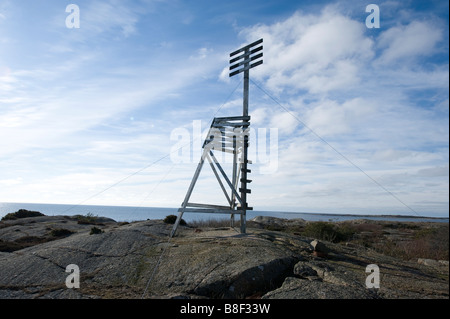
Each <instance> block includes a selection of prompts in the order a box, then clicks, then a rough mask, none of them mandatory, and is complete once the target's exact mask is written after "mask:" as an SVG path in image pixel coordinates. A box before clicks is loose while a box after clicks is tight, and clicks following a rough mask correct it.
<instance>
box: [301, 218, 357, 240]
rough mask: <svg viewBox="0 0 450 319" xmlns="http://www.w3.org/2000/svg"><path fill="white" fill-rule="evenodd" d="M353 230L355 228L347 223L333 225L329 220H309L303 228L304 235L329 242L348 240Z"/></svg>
mask: <svg viewBox="0 0 450 319" xmlns="http://www.w3.org/2000/svg"><path fill="white" fill-rule="evenodd" d="M355 232H356V231H355V229H354V228H353V227H352V226H351V225H349V224H341V225H335V224H333V223H330V222H311V223H308V224H307V225H306V226H305V227H304V229H303V235H304V236H307V237H313V238H317V239H321V240H326V241H330V242H341V241H346V240H349V239H351V238H352V237H353V235H354V234H355Z"/></svg>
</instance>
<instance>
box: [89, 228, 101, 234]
mask: <svg viewBox="0 0 450 319" xmlns="http://www.w3.org/2000/svg"><path fill="white" fill-rule="evenodd" d="M101 233H104V231H103V230H101V229H100V228H97V227H95V226H94V227H92V228H91V232H90V233H89V234H90V235H96V234H101Z"/></svg>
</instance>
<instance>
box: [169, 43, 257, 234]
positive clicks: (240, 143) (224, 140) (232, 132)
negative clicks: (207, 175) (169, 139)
mask: <svg viewBox="0 0 450 319" xmlns="http://www.w3.org/2000/svg"><path fill="white" fill-rule="evenodd" d="M262 42H263V39H260V40H258V41H256V42H253V43H251V44H249V45H246V46H244V47H242V48H240V49H239V50H236V51H234V52H232V53H230V58H231V60H230V69H229V70H230V74H229V76H230V77H232V76H234V75H237V74H239V73H242V72H244V97H243V111H242V116H233V117H216V118H214V120H213V122H212V124H211V127H210V129H209V132H208V135H207V137H206V139H205V142H204V143H203V152H202V156H201V158H200V161H199V163H198V165H197V169H196V171H195V174H194V177H193V178H192V181H191V184H190V186H189V188H188V191H187V193H186V196H185V198H184V201H183V203H182V204H181V207H180V208H179V209H178V217H177V220H176V221H175V224H174V226H173V229H172V232H171V234H170V236H171V237H172V236H174V235H175V233H176V231H177V228H178V225H179V223H180V220H181V218H182V216H183V214H184V213H191V212H195V213H215V214H229V215H230V216H231V221H230V222H231V227H234V215H235V214H238V215H241V233H245V232H246V213H247V210H252V209H253V208H252V207H249V206H248V203H247V194H249V193H251V190H250V189H248V187H247V185H248V184H249V183H251V180H249V179H248V174H249V173H250V172H251V170H250V169H248V167H247V165H248V164H251V161H250V160H248V146H249V145H248V144H249V134H250V116H249V113H248V100H249V81H250V69H251V68H253V67H255V66H258V65H260V64H262V63H263V60H262V59H261V58H262V56H263V53H262V49H263V46H262ZM259 44H261V45H260V46H258V45H259ZM215 151H218V152H227V153H231V154H233V165H232V172H231V179H230V178H229V177H228V176H227V174H226V172H225V171H224V169H223V168H222V166H221V165H220V163H219V162H218V161H217V158H216V156H215V155H214V152H215ZM239 155H240V157H239ZM205 160H207V161H208V163H209V165H210V166H211V169H212V171H213V173H214V175H215V177H216V178H217V181H218V183H219V185H220V187H221V189H222V191H223V193H224V195H225V197H226V199H227V202H228V204H229V205H228V206H219V205H210V204H200V203H191V202H189V199H190V197H191V194H192V191H193V190H194V187H195V183H196V182H197V179H198V177H199V175H200V172H201V170H202V168H203V165H204V163H205ZM219 173H220V175H221V176H222V177H223V180H224V181H225V185H224V183H223V181H222V178H221V177H220V175H219ZM239 183H240V187H239ZM227 188H229V189H228V191H227ZM228 192H230V193H228Z"/></svg>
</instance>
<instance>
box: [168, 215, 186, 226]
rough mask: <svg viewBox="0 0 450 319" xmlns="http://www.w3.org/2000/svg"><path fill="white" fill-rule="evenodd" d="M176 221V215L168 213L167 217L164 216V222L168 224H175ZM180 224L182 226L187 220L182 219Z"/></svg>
mask: <svg viewBox="0 0 450 319" xmlns="http://www.w3.org/2000/svg"><path fill="white" fill-rule="evenodd" d="M176 221H177V216H175V215H168V216H166V218H164V222H165V223H166V224H175V222H176ZM180 225H182V226H184V225H186V222H185V221H184V219H183V218H182V219H181V220H180Z"/></svg>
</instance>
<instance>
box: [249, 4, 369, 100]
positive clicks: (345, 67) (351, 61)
mask: <svg viewBox="0 0 450 319" xmlns="http://www.w3.org/2000/svg"><path fill="white" fill-rule="evenodd" d="M242 34H243V36H244V37H245V38H246V39H247V40H248V41H251V40H252V39H257V38H261V37H262V38H264V68H260V69H256V70H255V71H254V74H255V75H256V76H257V77H258V78H268V79H267V84H268V86H269V88H270V89H271V90H273V91H277V92H279V91H280V90H283V89H286V86H287V87H292V88H297V89H307V90H309V91H311V92H312V93H322V92H327V91H331V90H337V89H345V88H347V87H348V86H350V85H352V84H355V83H358V81H359V80H358V76H357V73H358V71H359V70H360V68H361V67H362V66H364V62H365V61H367V60H369V59H370V58H371V57H372V56H373V52H372V47H373V41H372V40H371V39H369V38H367V37H365V36H364V27H363V26H362V25H361V24H360V23H358V22H356V21H354V20H352V19H350V18H348V17H345V16H343V15H342V14H341V13H340V12H338V11H336V10H335V9H334V8H333V7H326V8H325V9H324V10H323V11H322V12H321V13H320V14H319V15H317V16H315V15H303V14H301V13H299V12H297V13H295V14H294V15H293V16H292V17H290V18H288V19H286V20H285V21H282V22H279V23H276V24H273V25H270V26H267V25H257V26H255V27H251V28H248V29H245V30H244V31H243V32H242Z"/></svg>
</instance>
